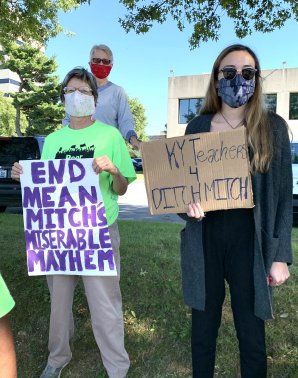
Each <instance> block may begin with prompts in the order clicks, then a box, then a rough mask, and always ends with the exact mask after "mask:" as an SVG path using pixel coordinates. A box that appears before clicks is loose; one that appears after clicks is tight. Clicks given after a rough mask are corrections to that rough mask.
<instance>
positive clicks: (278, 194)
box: [180, 44, 293, 378]
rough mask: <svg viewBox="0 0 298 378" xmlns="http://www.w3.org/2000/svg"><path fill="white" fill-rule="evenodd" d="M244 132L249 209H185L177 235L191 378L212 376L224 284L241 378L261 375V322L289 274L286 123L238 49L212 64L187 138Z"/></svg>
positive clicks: (243, 49) (248, 53)
mask: <svg viewBox="0 0 298 378" xmlns="http://www.w3.org/2000/svg"><path fill="white" fill-rule="evenodd" d="M241 126H244V127H245V128H246V133H247V138H248V154H249V158H250V166H251V175H252V188H253V199H254V204H255V206H254V208H252V209H233V210H221V211H211V212H208V213H207V214H205V213H204V209H203V208H202V207H201V205H200V203H192V204H190V205H189V209H188V212H187V213H186V214H180V216H181V217H182V218H183V219H185V220H186V227H185V229H184V230H182V232H181V265H182V286H183V293H184V300H185V302H186V304H187V305H189V306H190V307H191V308H192V341H191V345H192V366H193V377H195V378H213V376H214V366H215V357H216V339H217V335H218V329H219V327H220V323H221V313H222V305H223V302H224V297H225V281H226V282H227V283H228V285H229V289H230V294H231V307H232V311H233V317H234V325H235V328H236V333H237V338H238V342H239V350H240V368H241V377H242V378H265V377H266V374H267V373H266V371H267V358H266V345H265V326H264V320H265V319H271V318H272V317H273V313H272V298H271V294H272V290H271V289H272V288H274V287H276V286H279V285H282V284H283V283H284V282H285V281H286V280H287V279H288V278H289V276H290V274H289V270H288V265H289V264H291V262H292V252H291V230H292V211H293V210H292V168H291V151H290V141H289V134H288V126H287V124H286V122H285V121H284V120H283V119H282V118H281V117H280V116H278V115H277V114H275V113H271V112H269V111H267V110H266V108H265V106H264V104H263V95H262V88H261V68H260V64H259V60H258V58H257V56H256V54H255V53H254V52H253V51H252V50H251V49H250V48H249V47H247V46H244V45H241V44H235V45H231V46H229V47H227V48H225V49H224V50H223V51H222V52H221V53H220V54H219V56H218V57H217V59H216V60H215V63H214V65H213V69H212V72H211V78H210V83H209V86H208V89H207V93H206V98H205V103H204V105H203V107H202V109H201V112H200V115H199V116H197V117H196V118H194V119H193V120H192V121H190V122H189V124H188V125H187V128H186V132H185V134H196V133H201V132H218V131H226V130H229V131H230V130H237V129H238V128H239V127H241Z"/></svg>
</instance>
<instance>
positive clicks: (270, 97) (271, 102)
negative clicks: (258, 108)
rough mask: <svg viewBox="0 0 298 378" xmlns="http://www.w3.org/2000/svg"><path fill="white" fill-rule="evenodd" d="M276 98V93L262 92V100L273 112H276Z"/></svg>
mask: <svg viewBox="0 0 298 378" xmlns="http://www.w3.org/2000/svg"><path fill="white" fill-rule="evenodd" d="M276 99H277V94H276V93H272V94H264V101H265V105H266V107H267V109H268V110H271V111H272V112H274V113H276Z"/></svg>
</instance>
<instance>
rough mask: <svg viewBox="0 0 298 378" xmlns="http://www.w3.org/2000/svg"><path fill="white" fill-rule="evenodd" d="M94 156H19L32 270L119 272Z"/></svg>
mask: <svg viewBox="0 0 298 378" xmlns="http://www.w3.org/2000/svg"><path fill="white" fill-rule="evenodd" d="M92 160H93V159H81V160H68V159H66V160H65V159H64V160H63V159H62V160H31V161H28V160H23V161H20V164H21V165H22V167H23V174H22V175H21V187H22V198H23V218H24V229H25V241H26V251H27V267H28V274H29V276H35V275H43V274H71V275H88V276H115V275H117V271H116V265H115V261H114V255H113V250H112V245H111V239H110V234H109V229H108V224H107V219H106V215H105V207H104V203H103V200H102V195H101V192H100V188H99V180H98V176H97V175H96V174H95V173H94V172H93V170H92Z"/></svg>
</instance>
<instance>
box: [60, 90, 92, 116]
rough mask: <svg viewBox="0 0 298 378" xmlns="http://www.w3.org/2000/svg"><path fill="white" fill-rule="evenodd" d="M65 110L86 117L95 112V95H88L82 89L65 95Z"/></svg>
mask: <svg viewBox="0 0 298 378" xmlns="http://www.w3.org/2000/svg"><path fill="white" fill-rule="evenodd" d="M64 99H65V103H64V106H65V111H66V113H68V114H69V115H71V116H73V117H85V116H89V115H92V114H94V112H95V103H94V97H93V96H88V95H85V94H83V93H81V92H80V91H75V92H73V93H68V94H66V95H64Z"/></svg>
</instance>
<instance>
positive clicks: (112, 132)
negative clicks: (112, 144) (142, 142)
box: [92, 121, 122, 138]
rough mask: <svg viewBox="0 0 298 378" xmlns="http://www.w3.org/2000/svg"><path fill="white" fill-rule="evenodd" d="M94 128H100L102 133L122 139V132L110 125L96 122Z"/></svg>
mask: <svg viewBox="0 0 298 378" xmlns="http://www.w3.org/2000/svg"><path fill="white" fill-rule="evenodd" d="M92 126H93V127H94V128H100V129H101V131H102V132H104V133H106V134H109V135H111V136H115V137H119V136H120V137H121V138H122V135H121V133H120V131H119V130H118V129H117V128H116V127H114V126H111V125H108V124H107V123H104V122H101V121H95V122H94V124H93V125H92Z"/></svg>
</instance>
